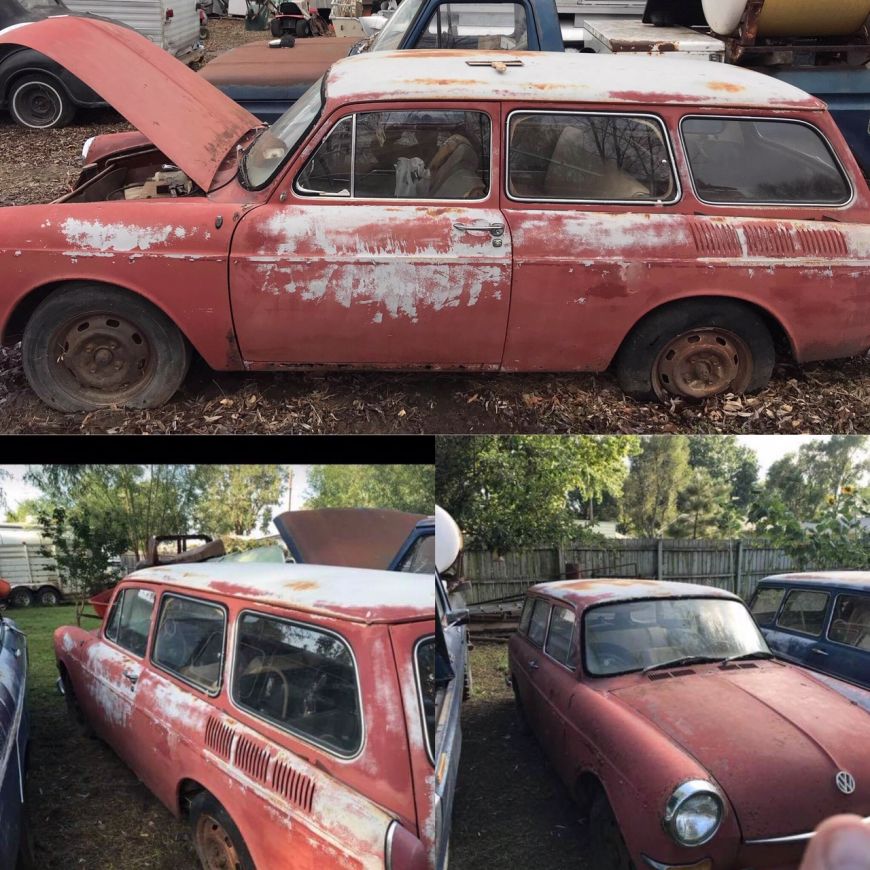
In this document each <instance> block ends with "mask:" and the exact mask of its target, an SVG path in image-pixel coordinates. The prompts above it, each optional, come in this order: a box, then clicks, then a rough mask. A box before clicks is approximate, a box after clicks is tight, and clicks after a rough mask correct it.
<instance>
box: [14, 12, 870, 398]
mask: <svg viewBox="0 0 870 870" xmlns="http://www.w3.org/2000/svg"><path fill="white" fill-rule="evenodd" d="M64 29H66V31H67V32H68V31H69V30H70V29H74V30H75V33H76V40H75V43H74V44H75V46H76V49H75V50H74V51H73V50H72V49H71V46H72V45H73V42H72V41H71V40H62V39H60V36H61V34H62V32H64ZM13 40H17V41H18V42H19V43H22V44H27V45H29V46H30V47H31V48H34V49H38V50H42V51H45V52H47V53H49V54H50V55H51V56H53V57H54V58H55V59H56V60H58V61H63V62H64V63H67V64H68V65H69V66H70V68H72V69H75V71H76V73H77V74H78V75H80V76H81V77H82V79H83V80H86V81H88V82H90V83H91V84H92V85H93V86H95V87H98V88H100V89H101V90H102V91H103V93H104V95H105V96H106V97H107V98H111V102H112V104H113V105H115V106H116V108H118V109H119V111H121V112H122V113H124V114H125V115H126V117H127V118H128V120H130V121H131V123H133V124H134V125H136V126H138V127H139V130H140V132H139V133H123V134H115V135H113V136H101V137H98V138H96V139H95V140H93V141H92V142H91V143H90V146H89V148H88V149H87V156H86V159H87V163H88V165H87V166H86V167H85V169H84V171H83V174H82V177H81V179H80V182H79V184H78V186H77V187H76V188H75V190H73V191H72V192H71V193H69V194H68V195H66V196H64V197H62V198H61V199H59V200H57V201H56V202H53V203H51V204H49V205H34V206H25V207H21V208H17V209H3V210H2V212H0V234H2V238H3V245H4V247H3V249H2V251H0V265H2V268H3V269H4V274H5V275H6V276H7V279H6V281H5V283H4V287H3V292H2V296H0V330H2V340H3V341H4V342H5V343H11V342H13V341H16V340H17V339H18V338H19V337H22V336H23V345H22V348H23V367H24V371H25V374H26V376H27V378H28V381H29V383H30V384H31V386H32V387H33V389H34V390H35V391H36V392H37V393H38V394H39V396H40V397H41V398H42V399H43V400H44V401H45V402H47V403H48V404H50V405H51V406H53V407H55V408H58V409H60V410H63V411H81V410H85V409H92V408H98V407H105V406H108V405H128V406H133V407H152V406H156V405H159V404H161V403H162V402H165V401H166V400H168V399H169V398H170V397H171V396H172V395H173V393H174V392H175V391H176V390H177V389H178V387H179V386H180V385H181V383H182V382H183V380H184V378H185V375H186V372H187V368H188V364H189V362H190V358H191V353H192V351H193V350H196V351H197V352H198V353H199V354H200V355H201V356H202V358H203V359H205V361H206V362H207V363H208V364H209V365H211V366H213V367H214V368H216V369H224V370H234V369H246V370H250V371H255V370H282V371H283V370H287V369H294V368H299V369H311V368H319V369H330V368H342V369H345V368H357V369H394V370H414V369H427V370H431V369H437V370H442V369H451V370H452V369H460V370H463V371H469V370H474V371H590V370H591V371H600V370H604V369H607V368H608V367H612V368H613V370H614V371H615V373H616V375H617V377H618V379H619V383H620V384H621V386H622V388H623V389H624V390H625V391H626V392H627V393H629V394H631V395H633V396H637V397H643V398H650V397H656V396H658V397H660V398H663V399H668V398H670V397H682V398H689V399H703V398H706V397H709V396H713V395H718V394H721V393H725V392H735V393H742V392H748V391H752V390H755V389H759V388H761V387H763V386H764V385H765V384H766V383H767V382H768V380H769V378H770V375H771V372H772V370H773V365H774V361H775V359H776V353H775V348H776V346H777V343H779V344H780V345H781V346H782V347H783V349H784V352H785V353H786V354H788V355H790V356H791V357H792V358H793V359H795V360H796V361H798V362H807V361H810V360H817V359H828V358H835V357H845V356H851V355H856V354H860V353H863V352H865V351H867V349H868V348H870V327H868V325H867V321H866V318H864V317H863V312H864V301H863V300H864V283H863V281H864V269H863V266H864V265H866V264H867V263H868V262H870V190H868V187H867V184H866V182H865V181H864V179H863V178H862V177H861V174H860V172H859V171H858V169H857V166H856V165H855V162H854V159H853V157H852V155H851V154H850V152H849V149H848V148H847V147H846V145H845V143H844V142H843V139H842V136H841V135H840V133H839V131H838V130H837V128H836V126H835V125H834V123H833V121H832V120H831V118H830V116H829V115H828V114H827V112H826V110H825V108H824V105H823V104H821V103H819V102H818V101H817V100H816V99H814V98H812V97H809V96H807V95H806V94H804V93H802V92H801V91H798V90H797V89H795V88H792V87H791V86H789V85H785V84H783V83H781V82H778V81H776V80H775V79H771V78H769V77H765V76H761V75H758V74H756V73H751V72H747V71H746V70H742V69H739V68H736V67H727V66H722V65H719V64H710V63H692V62H690V61H686V62H684V63H683V62H681V63H680V64H679V66H678V67H677V66H669V67H668V68H665V67H664V66H662V65H661V64H660V63H659V62H658V61H655V60H651V59H648V58H619V57H599V56H594V55H583V54H571V55H568V54H563V55H556V54H547V53H538V54H533V53H517V54H515V55H511V56H508V55H506V54H505V53H503V52H500V53H493V54H486V53H483V54H481V53H474V54H464V53H455V52H450V51H445V52H434V53H430V52H426V53H418V54H417V55H415V56H412V55H410V54H408V53H405V54H403V53H401V52H397V53H390V52H384V53H380V54H378V55H377V56H375V55H368V56H367V55H360V56H358V57H352V58H347V59H345V60H343V61H341V62H340V63H337V64H335V65H334V66H333V67H332V68H331V70H330V73H329V75H328V76H326V78H325V79H324V82H323V84H322V85H321V84H318V85H316V86H315V87H313V88H311V89H310V90H309V92H308V93H307V94H306V96H305V98H303V99H301V100H299V101H298V102H297V103H296V104H295V105H294V106H293V108H292V109H291V110H290V111H289V112H288V113H287V115H285V116H284V118H283V119H282V120H281V122H280V123H277V124H275V125H273V126H272V127H270V128H268V129H263V128H262V127H261V126H260V124H259V123H258V122H257V121H256V119H255V118H253V116H252V115H250V114H249V113H247V112H246V111H245V110H243V109H242V108H241V107H240V106H238V105H236V104H235V103H233V102H231V101H230V100H228V99H227V98H226V97H224V96H223V95H222V94H221V93H220V92H218V91H217V90H215V89H214V88H212V87H211V86H209V85H208V84H207V83H206V82H204V81H203V80H202V79H201V78H199V77H198V76H196V75H195V74H193V73H191V72H190V71H189V70H187V69H186V68H185V67H184V66H182V65H181V64H179V63H176V62H175V61H174V60H173V59H172V58H169V57H168V56H167V55H166V54H165V52H161V51H160V50H159V49H157V48H156V46H153V45H151V44H150V43H149V42H148V41H147V40H145V39H143V38H142V37H139V36H137V35H136V34H133V33H131V32H129V31H127V30H121V29H119V28H116V27H113V26H112V25H109V24H105V23H103V22H98V21H86V20H82V19H75V20H73V19H70V20H68V21H67V22H65V23H64V22H61V21H60V20H59V19H49V20H46V21H42V22H37V23H34V24H27V25H25V26H23V27H21V28H19V29H17V30H15V31H13V32H9V33H6V34H4V35H3V36H2V37H0V44H2V43H3V42H11V41H13ZM84 45H86V46H88V47H89V48H90V50H88V51H82V50H80V49H81V46H84ZM119 68H124V69H126V70H127V71H128V74H129V76H130V77H133V78H136V79H137V80H138V81H140V83H141V84H142V88H140V89H137V90H136V92H135V93H131V92H130V89H129V88H128V87H127V85H126V80H127V79H124V80H123V81H122V80H120V79H119V78H118V77H117V76H114V75H112V74H111V73H110V72H109V71H110V70H112V69H119ZM375 78H376V79H377V81H378V82H379V85H378V90H377V93H372V90H371V81H373V80H374V79H375ZM146 83H147V87H146ZM578 83H579V84H578ZM503 117H504V118H505V122H504V123H502V120H501V119H502V118H503ZM501 155H504V161H502V157H501ZM167 164H170V165H171V168H170V169H166V168H165V167H166V166H167ZM502 167H504V168H505V171H504V172H503V171H502ZM155 198H156V199H158V200H160V201H158V202H155V201H153V200H154V199H155ZM831 217H835V220H830V218H831ZM182 289H183V291H184V292H181V290H182Z"/></svg>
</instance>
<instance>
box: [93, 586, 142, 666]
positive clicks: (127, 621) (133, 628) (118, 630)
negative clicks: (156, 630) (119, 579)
mask: <svg viewBox="0 0 870 870" xmlns="http://www.w3.org/2000/svg"><path fill="white" fill-rule="evenodd" d="M153 609H154V592H153V591H152V590H151V589H134V588H128V589H123V590H122V591H121V592H119V593H118V595H116V596H115V600H114V602H113V604H112V611H111V613H110V614H109V619H108V620H107V622H106V629H105V635H106V637H107V638H108V639H109V640H111V641H114V642H115V643H116V644H118V646H121V647H123V648H124V649H126V650H129V651H130V652H131V653H133V655H135V656H140V657H141V656H144V655H145V650H146V649H147V648H148V631H149V629H150V628H151V611H152V610H153Z"/></svg>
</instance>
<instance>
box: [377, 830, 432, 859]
mask: <svg viewBox="0 0 870 870" xmlns="http://www.w3.org/2000/svg"><path fill="white" fill-rule="evenodd" d="M428 866H429V862H428V861H427V860H426V851H425V849H424V848H423V844H422V843H421V842H420V841H419V840H418V839H417V838H416V837H415V836H414V835H413V834H412V833H410V831H408V830H407V829H405V828H403V827H402V826H401V825H400V824H399V823H398V822H393V823H392V824H391V825H390V827H389V828H387V839H386V842H385V843H384V867H385V868H386V870H426V868H427V867H428Z"/></svg>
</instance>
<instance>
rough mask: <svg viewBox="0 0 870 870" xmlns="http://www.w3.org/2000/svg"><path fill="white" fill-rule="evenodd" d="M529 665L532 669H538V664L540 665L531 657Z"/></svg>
mask: <svg viewBox="0 0 870 870" xmlns="http://www.w3.org/2000/svg"><path fill="white" fill-rule="evenodd" d="M529 667H530V668H531V669H532V670H533V671H537V670H539V669H540V667H541V666H540V665H539V664H538V663H537V662H536V661H535V660H534V659H532V661H530V662H529Z"/></svg>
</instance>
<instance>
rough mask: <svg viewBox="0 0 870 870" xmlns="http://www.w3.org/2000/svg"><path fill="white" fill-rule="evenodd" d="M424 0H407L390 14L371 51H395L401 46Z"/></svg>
mask: <svg viewBox="0 0 870 870" xmlns="http://www.w3.org/2000/svg"><path fill="white" fill-rule="evenodd" d="M422 5H423V0H405V2H404V3H402V4H401V5H400V6H399V8H398V9H397V10H396V11H395V13H394V14H393V15H391V16H390V18H389V20H388V21H387V23H386V24H385V25H384V29H383V30H382V31H381V32H380V33H379V34H378V35H377V37H375V41H374V42H373V43H372V45H371V48H369V51H393V50H394V49H397V48H398V47H399V44H400V43H401V41H402V37H403V36H404V35H405V31H406V30H407V29H408V28H409V27H410V26H411V22H412V21H413V20H414V19H415V18H416V17H417V13H418V12H419V11H420V7H421V6H422Z"/></svg>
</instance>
